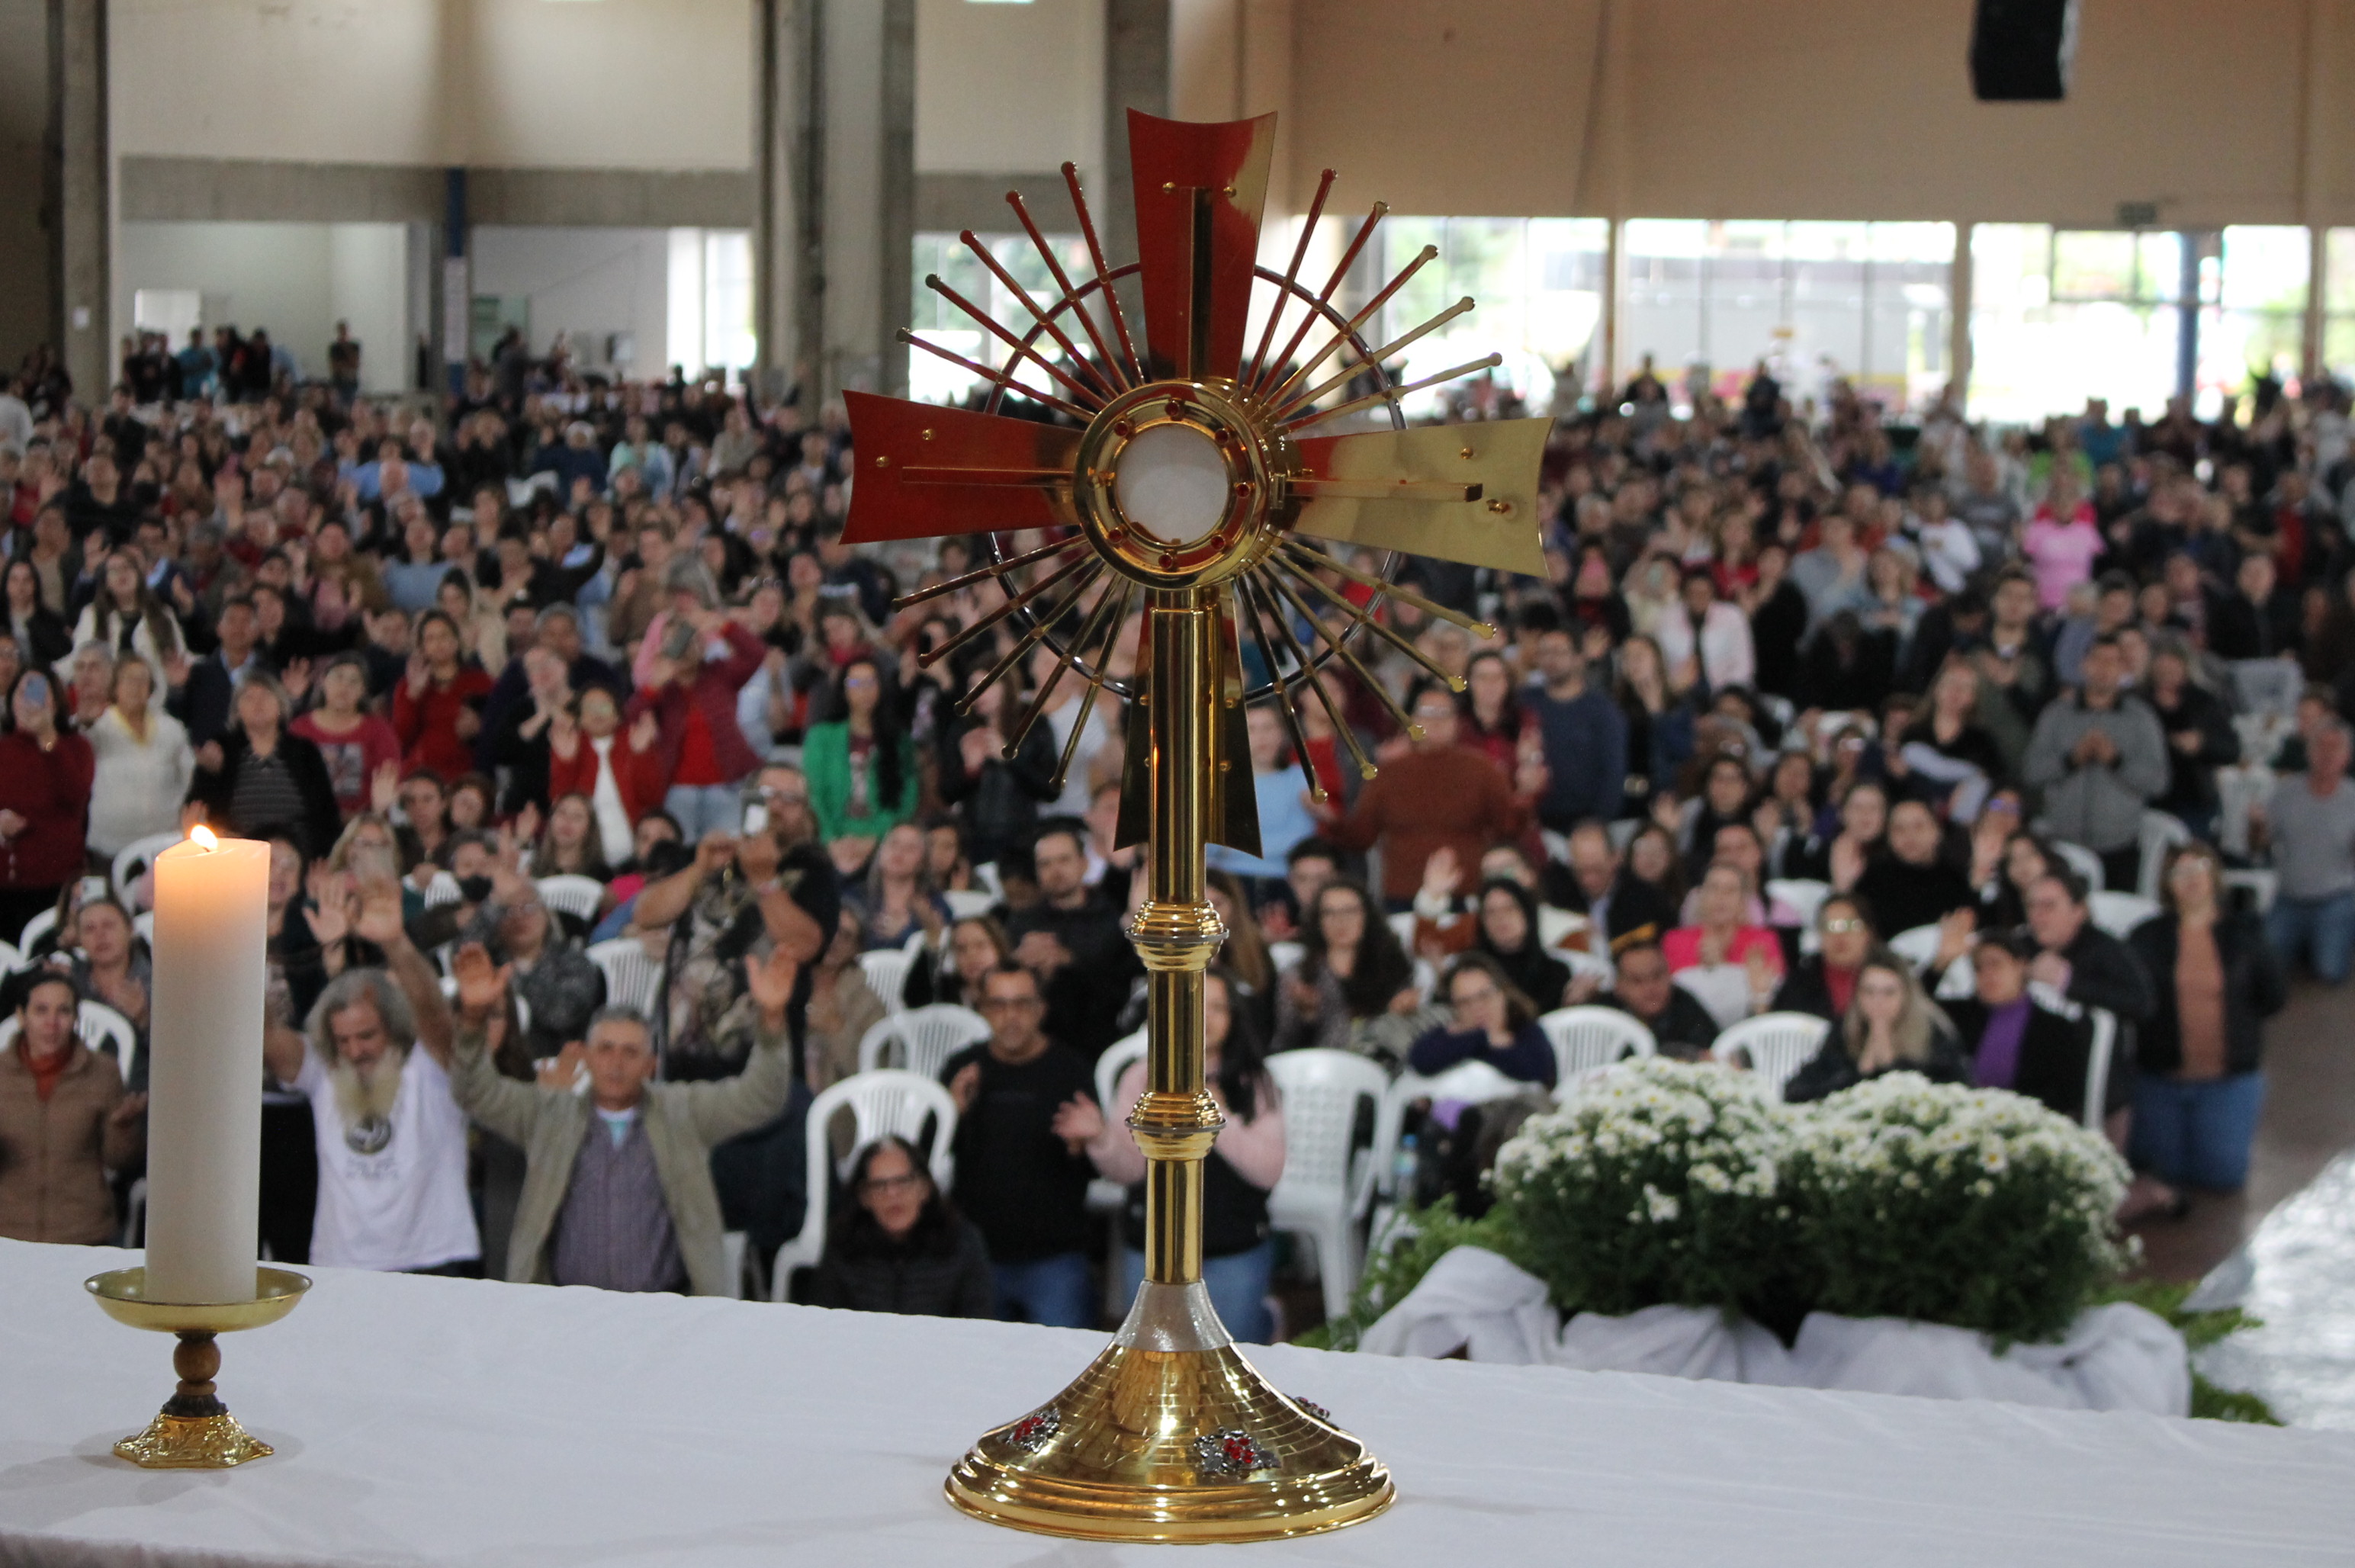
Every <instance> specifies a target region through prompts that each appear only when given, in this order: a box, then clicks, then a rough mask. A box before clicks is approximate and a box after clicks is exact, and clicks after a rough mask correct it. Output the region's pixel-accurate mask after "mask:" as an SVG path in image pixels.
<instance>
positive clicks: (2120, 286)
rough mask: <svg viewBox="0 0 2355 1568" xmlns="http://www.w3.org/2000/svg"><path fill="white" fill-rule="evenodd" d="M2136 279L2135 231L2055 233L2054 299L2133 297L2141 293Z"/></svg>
mask: <svg viewBox="0 0 2355 1568" xmlns="http://www.w3.org/2000/svg"><path fill="white" fill-rule="evenodd" d="M1974 281H1976V280H1974ZM2135 281H2136V280H2135V237H2134V236H2133V235H2131V234H2128V233H2125V232H2123V231H2120V230H2115V229H2062V230H2060V231H2059V232H2057V233H2055V234H2054V235H2053V236H2052V297H2053V298H2054V299H2056V300H2130V299H2133V298H2135V297H2137V296H2136V288H2135Z"/></svg>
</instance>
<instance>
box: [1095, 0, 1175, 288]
mask: <svg viewBox="0 0 2355 1568" xmlns="http://www.w3.org/2000/svg"><path fill="white" fill-rule="evenodd" d="M1132 109H1142V110H1144V111H1145V112H1146V113H1147V114H1160V115H1167V113H1168V112H1169V0H1104V177H1103V189H1102V190H1092V191H1090V192H1088V208H1089V210H1090V211H1091V212H1092V214H1093V215H1094V217H1095V220H1096V232H1097V234H1098V235H1099V236H1100V237H1101V238H1102V239H1103V248H1104V256H1105V259H1106V260H1108V261H1111V262H1112V264H1113V265H1114V266H1115V267H1123V266H1126V265H1127V264H1128V263H1129V262H1131V261H1135V260H1136V197H1135V192H1133V191H1132V190H1130V189H1129V184H1128V180H1129V171H1128V112H1129V111H1130V110H1132Z"/></svg>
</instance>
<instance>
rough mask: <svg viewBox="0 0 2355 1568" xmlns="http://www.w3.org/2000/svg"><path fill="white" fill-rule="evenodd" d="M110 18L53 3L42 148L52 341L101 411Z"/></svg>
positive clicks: (109, 346) (101, 9)
mask: <svg viewBox="0 0 2355 1568" xmlns="http://www.w3.org/2000/svg"><path fill="white" fill-rule="evenodd" d="M106 12H107V5H106V0H49V133H48V140H47V145H46V147H45V148H44V152H45V154H46V156H45V159H44V163H45V167H46V175H47V177H46V179H45V180H44V185H45V186H46V187H47V190H46V194H47V197H48V201H47V205H48V214H49V246H50V256H51V258H52V260H51V262H50V276H51V278H52V279H53V280H54V283H53V288H54V312H55V314H54V316H53V322H54V325H53V326H52V329H51V331H52V341H54V342H55V343H57V344H58V345H59V347H60V349H61V350H62V351H63V353H64V355H65V362H66V372H67V374H69V375H70V376H71V377H72V378H73V384H74V395H75V396H76V397H78V398H80V399H81V400H83V401H84V402H87V403H90V404H91V405H92V406H96V407H102V406H103V405H104V404H105V401H106V394H107V389H108V388H110V387H111V386H112V384H113V376H114V368H115V367H114V337H113V330H114V323H113V320H112V311H111V309H110V304H109V302H110V301H111V300H112V297H113V287H112V276H111V272H110V263H111V261H112V255H113V233H114V215H113V190H114V180H113V153H112V148H111V147H110V146H109V145H108V140H107V114H106ZM124 325H125V326H126V327H127V326H128V325H129V324H128V323H125V324H124Z"/></svg>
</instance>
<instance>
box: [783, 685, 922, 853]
mask: <svg viewBox="0 0 2355 1568" xmlns="http://www.w3.org/2000/svg"><path fill="white" fill-rule="evenodd" d="M834 710H835V711H836V712H837V713H839V714H841V715H842V717H840V718H838V719H834V720H828V721H827V722H826V723H823V724H813V725H811V726H810V727H809V731H808V733H807V734H806V735H805V736H804V737H803V739H802V771H803V772H804V773H807V774H808V775H809V792H810V809H811V810H812V811H814V812H815V814H816V816H817V827H818V834H819V836H820V837H823V838H824V839H825V840H826V852H827V853H828V854H829V855H831V856H832V857H833V858H834V863H835V866H836V867H837V869H839V870H840V871H841V872H842V873H843V874H844V875H845V876H849V875H851V874H853V873H855V872H856V871H857V870H858V869H859V868H860V867H861V866H864V865H865V864H867V858H868V856H869V855H870V854H872V853H873V852H874V849H875V845H876V842H877V840H879V839H880V838H881V837H883V835H885V834H886V833H889V832H890V830H891V829H892V828H894V827H898V826H899V825H900V823H902V822H905V821H908V820H909V819H910V818H911V817H912V816H915V814H916V748H915V745H914V743H913V742H912V741H910V740H909V739H908V733H907V731H905V730H904V729H903V728H901V726H900V722H899V719H898V716H897V715H896V714H894V713H893V712H892V711H891V710H890V707H889V705H887V704H886V703H885V702H884V701H883V675H882V671H881V670H880V669H879V667H877V666H876V664H875V663H874V662H873V661H872V660H870V659H863V658H861V659H853V660H852V661H851V662H850V663H848V664H847V665H845V666H844V667H843V670H842V680H841V684H840V685H839V686H838V687H837V689H836V699H835V703H834Z"/></svg>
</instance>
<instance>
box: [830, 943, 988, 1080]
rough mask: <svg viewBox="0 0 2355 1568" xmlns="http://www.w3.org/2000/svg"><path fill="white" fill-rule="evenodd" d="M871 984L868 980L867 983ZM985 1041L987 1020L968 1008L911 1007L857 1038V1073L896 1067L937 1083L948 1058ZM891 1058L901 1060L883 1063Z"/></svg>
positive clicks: (942, 1005)
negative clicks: (896, 1048) (896, 1057)
mask: <svg viewBox="0 0 2355 1568" xmlns="http://www.w3.org/2000/svg"><path fill="white" fill-rule="evenodd" d="M863 956H865V957H873V956H874V955H872V954H867V955H863ZM872 983H873V982H872V980H871V978H870V980H869V984H872ZM988 1038H989V1020H988V1019H985V1018H983V1017H982V1016H981V1015H980V1014H979V1013H977V1012H975V1011H974V1010H973V1009H972V1008H960V1007H958V1006H956V1005H955V1004H954V1003H952V1002H935V1003H933V1004H932V1006H931V1007H929V1008H911V1009H909V1010H908V1011H906V1012H900V1013H893V1014H892V1015H891V1016H890V1018H887V1019H884V1020H883V1021H882V1022H880V1023H879V1024H877V1025H876V1026H875V1027H874V1028H872V1029H868V1031H867V1032H866V1034H865V1035H863V1036H861V1037H860V1039H859V1041H858V1071H859V1072H875V1071H876V1070H877V1069H879V1068H884V1067H898V1068H900V1069H901V1070H903V1071H905V1072H913V1073H917V1074H919V1075H921V1076H922V1077H925V1078H930V1079H934V1080H937V1079H938V1078H939V1077H940V1075H941V1069H942V1068H943V1067H944V1066H946V1065H947V1063H948V1060H949V1058H950V1057H952V1056H954V1055H955V1054H956V1053H957V1052H958V1051H963V1050H964V1048H965V1047H966V1046H968V1045H978V1044H980V1043H981V1042H982V1041H983V1040H987V1039H988ZM895 1042H896V1043H897V1044H898V1046H899V1050H898V1051H896V1052H894V1051H892V1049H891V1048H892V1045H893V1044H894V1043H895ZM892 1055H897V1056H898V1057H899V1058H900V1060H899V1061H896V1062H895V1061H887V1060H885V1059H886V1058H887V1057H889V1056H892Z"/></svg>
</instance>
